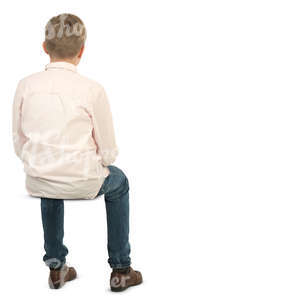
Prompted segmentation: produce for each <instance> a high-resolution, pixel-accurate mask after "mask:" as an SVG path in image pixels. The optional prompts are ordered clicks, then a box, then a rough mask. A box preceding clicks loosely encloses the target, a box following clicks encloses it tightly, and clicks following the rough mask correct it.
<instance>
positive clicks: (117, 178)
mask: <svg viewBox="0 0 300 300" xmlns="http://www.w3.org/2000/svg"><path fill="white" fill-rule="evenodd" d="M108 169H109V175H108V176H107V177H106V178H105V180H104V182H103V184H102V186H101V189H100V191H99V193H98V196H101V195H103V194H105V193H109V192H111V191H114V190H116V189H118V188H119V187H120V186H121V185H122V184H124V183H127V182H128V180H127V177H126V175H125V174H124V172H123V171H122V170H121V169H119V168H118V167H116V166H108Z"/></svg>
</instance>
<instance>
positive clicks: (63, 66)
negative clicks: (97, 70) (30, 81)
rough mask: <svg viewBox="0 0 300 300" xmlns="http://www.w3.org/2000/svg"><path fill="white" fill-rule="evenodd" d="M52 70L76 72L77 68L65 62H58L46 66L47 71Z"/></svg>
mask: <svg viewBox="0 0 300 300" xmlns="http://www.w3.org/2000/svg"><path fill="white" fill-rule="evenodd" d="M52 69H64V70H69V71H73V72H76V71H77V69H76V66H75V65H73V64H71V63H68V62H65V61H57V62H52V63H50V64H48V65H46V67H45V70H52Z"/></svg>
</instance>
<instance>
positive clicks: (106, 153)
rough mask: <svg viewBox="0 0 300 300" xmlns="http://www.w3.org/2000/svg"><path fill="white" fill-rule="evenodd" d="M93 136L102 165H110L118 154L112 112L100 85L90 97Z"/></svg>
mask: <svg viewBox="0 0 300 300" xmlns="http://www.w3.org/2000/svg"><path fill="white" fill-rule="evenodd" d="M92 120H93V126H94V130H93V137H94V140H95V143H96V145H97V153H99V154H100V155H101V157H102V164H103V165H104V166H109V165H111V164H112V163H113V162H114V161H115V160H116V157H117V155H118V147H117V145H116V141H115V132H114V127H113V120H112V114H111V110H110V105H109V102H108V99H107V95H106V92H105V90H104V89H103V88H102V87H101V88H100V89H99V90H98V91H97V93H96V95H95V96H94V97H93V99H92Z"/></svg>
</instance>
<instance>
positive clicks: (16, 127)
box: [12, 82, 26, 158]
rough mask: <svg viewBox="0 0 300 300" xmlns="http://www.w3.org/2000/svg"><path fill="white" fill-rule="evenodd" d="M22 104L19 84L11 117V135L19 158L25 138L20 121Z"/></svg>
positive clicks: (21, 91) (21, 92)
mask: <svg viewBox="0 0 300 300" xmlns="http://www.w3.org/2000/svg"><path fill="white" fill-rule="evenodd" d="M22 104H23V84H22V82H19V84H18V87H17V90H16V92H15V97H14V101H13V116H12V134H13V143H14V150H15V153H16V154H17V156H18V157H19V158H21V152H22V148H23V145H24V144H25V142H26V137H25V135H24V133H23V131H22V128H21V119H22Z"/></svg>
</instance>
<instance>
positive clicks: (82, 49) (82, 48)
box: [78, 45, 84, 58]
mask: <svg viewBox="0 0 300 300" xmlns="http://www.w3.org/2000/svg"><path fill="white" fill-rule="evenodd" d="M83 51H84V45H82V47H81V49H80V51H79V54H78V58H81V56H82V54H83Z"/></svg>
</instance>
